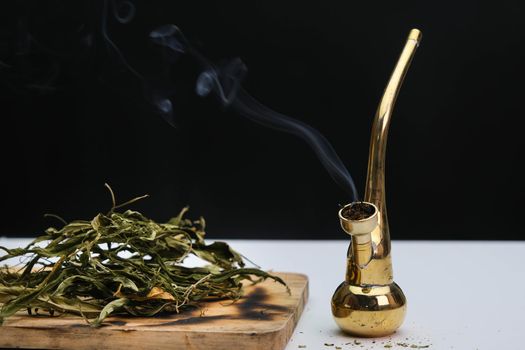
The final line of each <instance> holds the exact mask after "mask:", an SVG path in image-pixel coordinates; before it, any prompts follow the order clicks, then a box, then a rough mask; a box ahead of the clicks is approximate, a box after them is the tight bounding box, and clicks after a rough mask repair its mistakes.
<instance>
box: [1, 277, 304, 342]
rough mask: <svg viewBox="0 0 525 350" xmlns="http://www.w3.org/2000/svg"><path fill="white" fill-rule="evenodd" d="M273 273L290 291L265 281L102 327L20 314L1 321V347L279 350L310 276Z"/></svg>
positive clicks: (298, 311)
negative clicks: (234, 294)
mask: <svg viewBox="0 0 525 350" xmlns="http://www.w3.org/2000/svg"><path fill="white" fill-rule="evenodd" d="M276 275H279V276H280V277H282V278H283V279H284V280H285V281H286V283H287V284H288V286H289V287H290V289H291V295H289V294H288V293H287V292H286V290H285V288H284V287H283V286H282V285H280V284H278V283H275V282H274V281H272V280H266V281H265V282H263V283H260V284H258V285H255V286H247V287H246V296H245V297H243V298H242V299H241V300H239V301H237V302H235V303H231V302H225V301H215V302H209V303H202V309H201V310H194V311H188V312H183V313H181V314H177V315H166V316H160V317H152V318H141V317H110V318H108V319H106V321H105V322H104V324H105V325H104V326H103V327H100V328H93V327H91V326H89V325H87V324H86V322H85V321H84V320H83V319H82V318H80V317H71V316H60V317H49V316H29V315H27V314H24V313H19V314H17V315H15V316H13V317H11V318H9V319H7V320H6V322H5V323H4V325H3V326H0V348H22V349H74V350H84V349H86V350H87V349H97V350H99V349H100V350H101V349H108V350H112V349H115V350H117V349H118V350H121V349H125V350H132V349H160V350H162V349H191V350H200V349H212V350H232V349H248V350H259V349H261V350H281V349H284V348H285V346H286V344H287V343H288V340H289V339H290V337H291V335H292V333H293V330H294V328H295V325H296V324H297V321H298V320H299V317H300V316H301V313H302V311H303V308H304V305H305V304H306V301H307V299H308V278H307V277H306V276H304V275H300V274H294V273H276ZM201 313H203V315H201Z"/></svg>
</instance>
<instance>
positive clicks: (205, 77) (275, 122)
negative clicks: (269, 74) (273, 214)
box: [150, 25, 358, 201]
mask: <svg viewBox="0 0 525 350" xmlns="http://www.w3.org/2000/svg"><path fill="white" fill-rule="evenodd" d="M150 37H151V38H152V40H153V41H154V42H155V43H157V44H159V45H161V46H163V47H165V48H167V49H169V50H173V51H174V52H177V53H183V52H185V53H188V54H190V55H191V56H193V57H194V58H195V59H196V60H197V61H198V62H199V63H200V64H201V66H202V72H201V73H200V74H199V76H198V78H197V81H196V85H195V92H196V93H197V95H199V96H202V97H205V96H209V95H213V96H215V97H216V99H217V100H218V101H219V103H220V104H221V105H222V106H224V107H227V108H229V109H231V110H233V111H235V112H237V113H238V114H240V115H242V116H244V117H246V118H248V119H250V120H251V121H253V122H255V123H258V124H260V125H263V126H265V127H269V128H272V129H275V130H279V131H282V132H286V133H289V134H292V135H295V136H297V137H299V138H301V139H302V140H303V141H305V142H306V143H307V144H308V145H309V146H310V147H311V148H312V150H313V151H314V153H315V154H316V155H317V157H318V158H319V160H320V161H321V164H322V165H323V166H324V168H325V169H326V170H327V171H328V173H329V174H330V176H331V177H332V179H333V180H334V181H335V182H336V183H337V184H338V185H339V186H341V187H342V188H343V189H344V190H345V191H346V192H347V193H348V194H349V195H350V196H351V198H352V201H356V200H357V199H358V193H357V189H356V187H355V184H354V181H353V179H352V176H351V175H350V173H349V172H348V170H347V168H346V167H345V166H344V164H343V162H342V161H341V159H340V158H339V156H338V155H337V153H336V152H335V150H334V148H333V147H332V145H331V144H330V142H328V140H327V139H326V138H325V137H324V136H323V135H322V134H321V133H320V132H319V131H317V130H316V129H314V128H313V127H311V126H310V125H308V124H306V123H303V122H302V121H300V120H297V119H294V118H292V117H289V116H287V115H284V114H282V113H279V112H276V111H274V110H272V109H270V108H269V107H267V106H265V105H264V104H262V103H261V102H259V101H257V100H256V99H255V98H254V97H252V96H251V95H250V94H249V93H248V92H247V91H246V90H244V89H243V88H242V85H241V83H242V80H243V79H244V77H245V76H246V73H247V67H246V65H245V64H244V63H243V62H242V61H241V60H240V59H239V58H236V59H233V60H231V61H230V62H228V63H226V64H223V65H221V66H216V65H214V64H213V63H211V62H210V61H209V60H208V59H207V58H206V57H204V56H203V55H202V54H201V53H200V52H198V51H196V50H195V49H194V48H193V47H191V45H189V43H188V41H187V40H186V38H185V37H184V35H183V34H182V33H181V31H180V30H179V29H178V28H177V27H176V26H174V25H167V26H163V27H160V28H158V29H157V30H155V31H153V32H152V33H151V34H150Z"/></svg>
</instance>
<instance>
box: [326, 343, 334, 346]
mask: <svg viewBox="0 0 525 350" xmlns="http://www.w3.org/2000/svg"><path fill="white" fill-rule="evenodd" d="M324 346H334V344H330V343H324Z"/></svg>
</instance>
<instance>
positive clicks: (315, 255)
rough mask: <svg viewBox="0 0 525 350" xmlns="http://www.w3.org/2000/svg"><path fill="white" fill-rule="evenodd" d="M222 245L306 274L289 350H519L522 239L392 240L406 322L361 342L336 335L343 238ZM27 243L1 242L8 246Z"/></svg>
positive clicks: (524, 331)
mask: <svg viewBox="0 0 525 350" xmlns="http://www.w3.org/2000/svg"><path fill="white" fill-rule="evenodd" d="M227 241H228V242H229V243H230V244H231V245H232V246H233V248H234V249H236V250H238V251H239V252H241V253H242V254H244V255H246V256H247V257H249V258H250V259H251V260H253V261H254V262H256V263H257V264H259V265H261V267H262V268H263V269H272V270H274V271H283V272H299V273H303V274H306V275H308V277H309V279H310V298H309V300H308V303H307V305H306V308H305V311H304V313H303V315H302V316H301V319H300V320H299V324H298V325H297V328H296V330H295V332H294V334H293V336H292V339H291V340H290V343H289V344H288V346H287V348H286V349H287V350H292V349H298V348H299V345H306V348H305V349H307V350H308V349H324V350H332V349H333V350H335V349H336V346H337V347H341V349H363V350H365V349H386V348H385V345H387V348H388V345H391V346H392V347H390V348H389V349H392V350H394V349H413V348H411V347H410V346H411V345H430V347H429V348H428V349H430V350H433V349H436V350H437V349H461V350H463V349H465V350H467V349H473V350H474V349H479V350H482V349H525V242H450V241H442V242H435V241H432V242H428V241H427V242H423V241H394V242H393V243H392V256H393V263H394V279H395V281H396V282H397V283H398V284H399V285H400V286H401V288H402V289H403V291H404V292H405V295H406V297H407V300H408V313H407V318H406V319H405V323H404V324H403V326H402V327H401V328H400V329H399V330H398V331H397V332H396V333H395V334H394V335H393V336H390V337H384V338H377V339H361V338H352V337H350V336H347V335H344V334H343V333H341V332H340V331H339V329H338V328H337V326H336V324H335V323H334V321H333V320H332V316H331V312H330V298H331V296H332V293H333V291H334V290H335V288H336V286H337V285H338V284H339V283H340V282H342V280H343V278H344V271H345V256H346V249H347V245H348V242H347V241H342V240H341V241H275V240H227ZM28 242H29V240H22V239H18V240H15V239H6V238H0V245H3V246H9V247H16V246H21V245H24V244H27V243H28ZM356 342H357V343H356ZM325 343H326V344H334V345H333V346H327V345H325ZM269 350H270V349H269Z"/></svg>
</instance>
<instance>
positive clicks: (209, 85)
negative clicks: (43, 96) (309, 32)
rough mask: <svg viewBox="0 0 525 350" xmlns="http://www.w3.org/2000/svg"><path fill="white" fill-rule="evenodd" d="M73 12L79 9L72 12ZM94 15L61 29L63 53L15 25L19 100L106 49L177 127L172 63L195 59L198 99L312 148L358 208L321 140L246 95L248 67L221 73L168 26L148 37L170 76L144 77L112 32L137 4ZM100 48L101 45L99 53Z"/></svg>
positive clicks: (236, 62) (3, 66)
mask: <svg viewBox="0 0 525 350" xmlns="http://www.w3.org/2000/svg"><path fill="white" fill-rule="evenodd" d="M45 8H46V9H47V7H45ZM71 8H75V7H74V6H73V5H72V7H71ZM50 10H53V9H50ZM95 10H96V16H97V19H98V20H99V22H97V21H94V22H93V23H95V24H94V25H90V24H89V23H90V21H89V20H88V18H83V17H84V16H81V19H80V21H81V22H80V23H78V22H73V24H72V25H71V28H69V27H68V28H69V29H70V30H67V29H68V28H63V30H60V31H58V32H57V33H59V34H60V35H63V36H64V40H58V42H65V43H67V45H65V47H64V48H62V47H58V48H57V47H50V46H49V45H46V44H44V43H43V42H42V41H41V40H39V38H38V34H39V33H38V31H37V30H33V31H30V28H31V26H30V25H29V24H30V23H29V22H30V19H29V17H28V16H26V15H24V16H21V17H20V18H19V19H18V20H17V28H16V29H15V30H16V36H17V37H18V38H17V40H16V44H17V45H16V53H15V54H13V55H11V56H10V57H7V58H8V59H6V58H5V57H4V56H5V55H0V84H2V85H5V86H7V87H8V89H10V90H13V91H15V92H24V91H37V92H38V93H50V92H54V91H55V90H56V88H57V87H58V84H59V83H60V82H61V80H60V78H61V73H62V69H63V67H66V68H67V67H83V66H86V64H88V63H92V62H91V61H92V60H94V59H95V58H96V57H98V56H97V55H96V53H97V52H96V48H97V47H105V49H106V55H105V57H104V58H108V57H109V58H112V59H113V61H115V62H116V63H117V64H118V66H119V67H122V68H124V69H123V71H124V72H127V73H129V75H131V76H133V77H134V79H136V80H137V81H138V82H139V86H141V88H142V89H143V94H144V96H145V98H146V99H147V101H148V102H149V104H150V106H153V107H154V110H155V112H156V113H158V114H159V115H161V116H162V117H163V118H164V119H165V120H166V121H167V122H168V123H169V124H170V125H172V126H175V120H174V104H176V103H177V102H178V101H177V97H176V94H177V93H178V92H180V90H181V89H180V88H179V86H177V85H176V84H175V82H174V81H173V80H172V79H171V78H170V77H171V76H173V75H176V74H172V73H173V71H172V69H174V67H175V65H174V63H175V62H176V61H177V60H178V59H179V58H180V57H182V56H187V57H190V58H192V59H194V60H195V61H196V62H197V63H198V65H199V67H200V68H199V69H200V70H199V74H198V77H197V79H196V82H195V92H196V94H197V95H199V96H202V97H205V96H213V97H215V98H216V99H217V101H218V102H219V103H220V105H221V106H223V107H224V108H228V109H230V110H232V111H234V112H236V113H238V114H239V115H242V116H244V117H246V118H247V119H249V120H252V121H253V122H255V123H258V124H260V125H263V126H266V127H270V128H273V129H276V130H279V131H282V132H286V133H289V134H292V135H295V136H297V137H299V138H301V139H302V140H304V141H305V142H306V143H307V144H308V145H309V146H310V147H311V149H312V150H313V151H314V153H315V154H316V155H317V157H318V158H319V160H320V161H321V163H322V165H323V166H324V167H325V169H326V170H327V171H328V173H329V174H330V176H331V177H332V178H333V179H334V180H335V182H336V183H337V184H339V185H340V186H341V187H342V188H343V189H344V190H345V191H346V192H347V193H348V194H349V195H350V197H351V198H352V200H357V198H358V194H357V190H356V187H355V185H354V182H353V180H352V177H351V176H350V173H349V172H348V170H347V169H346V167H345V166H344V164H343V162H342V161H341V159H340V158H339V156H338V155H337V153H336V152H335V150H334V149H333V147H332V146H331V145H330V143H329V142H328V140H327V139H326V138H325V137H324V136H323V135H322V134H321V133H319V132H318V131H317V130H316V129H314V128H313V127H311V126H310V125H308V124H305V123H303V122H302V121H299V120H296V119H294V118H291V117H289V116H287V115H284V114H282V113H279V112H276V111H274V110H272V109H270V108H269V107H267V106H265V105H264V104H263V103H261V102H259V101H258V100H257V99H256V98H254V97H252V96H251V95H250V94H249V93H248V92H247V91H246V90H245V89H244V88H243V87H242V82H243V80H244V78H245V77H246V74H247V67H246V66H245V65H244V63H243V62H242V61H241V60H240V59H238V58H236V59H233V60H230V61H229V62H227V63H225V64H221V65H215V64H214V63H213V62H212V61H211V60H209V59H208V58H207V57H205V56H204V55H202V54H201V53H200V52H199V51H198V50H196V49H195V48H194V47H193V46H192V45H191V44H190V42H189V41H188V40H187V39H186V38H185V36H184V35H183V33H182V32H181V31H180V30H179V28H178V27H177V26H175V25H172V24H168V25H164V26H160V27H158V28H156V29H155V30H153V31H151V32H150V34H149V40H150V41H151V42H152V43H154V44H156V45H157V46H158V47H160V48H161V49H162V53H163V54H164V55H163V56H162V57H161V62H163V63H167V64H163V65H161V66H162V67H161V68H163V69H164V71H162V72H160V73H156V75H154V76H152V74H151V73H149V74H148V73H147V74H144V72H143V71H144V68H143V67H142V69H140V68H141V67H140V65H138V66H137V67H135V66H134V65H137V62H136V61H135V62H134V64H131V63H130V61H128V59H127V57H126V55H125V54H124V53H123V51H122V50H121V49H120V48H119V45H118V43H117V42H115V41H114V40H113V38H112V36H111V32H110V30H109V29H110V28H114V25H117V26H119V25H129V23H130V22H132V21H133V20H134V19H135V17H136V15H137V8H136V5H135V3H134V1H133V0H102V1H101V2H100V6H96V7H95ZM64 17H66V18H67V17H68V16H67V14H64ZM108 27H109V28H108ZM146 39H147V38H146ZM97 40H101V41H102V45H99V44H98V42H97ZM51 42H54V41H53V40H52V41H51ZM0 49H1V47H0ZM0 53H1V52H0ZM153 54H154V52H153V51H150V52H148V55H149V57H153ZM107 61H108V60H107V59H105V60H104V62H103V63H104V64H102V65H100V67H103V68H104V69H106V71H109V72H110V73H111V74H115V73H117V72H116V71H115V70H114V69H112V67H109V66H108V65H107ZM78 72H83V70H82V69H81V70H78V69H77V71H75V72H74V74H78ZM94 73H95V74H96V75H98V76H100V77H103V76H104V74H99V72H94ZM119 73H120V72H119ZM88 74H89V73H88ZM177 77H179V76H178V75H177ZM119 79H120V77H119ZM66 80H67V79H66ZM182 88H184V86H183V87H182Z"/></svg>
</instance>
